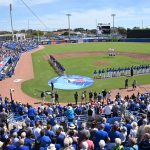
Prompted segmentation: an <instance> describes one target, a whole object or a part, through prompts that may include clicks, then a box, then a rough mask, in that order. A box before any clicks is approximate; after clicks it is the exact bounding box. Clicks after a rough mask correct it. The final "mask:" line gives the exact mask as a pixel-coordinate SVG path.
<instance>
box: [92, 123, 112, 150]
mask: <svg viewBox="0 0 150 150" xmlns="http://www.w3.org/2000/svg"><path fill="white" fill-rule="evenodd" d="M104 128H105V125H104V124H100V127H99V130H98V131H96V133H95V137H94V139H95V140H94V146H95V149H100V146H99V141H100V140H104V141H105V142H106V141H108V140H109V137H108V133H107V132H106V131H104Z"/></svg>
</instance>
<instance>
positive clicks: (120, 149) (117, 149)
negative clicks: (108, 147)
mask: <svg viewBox="0 0 150 150" xmlns="http://www.w3.org/2000/svg"><path fill="white" fill-rule="evenodd" d="M115 143H116V146H115V148H114V149H113V150H123V146H122V145H121V139H120V138H115Z"/></svg>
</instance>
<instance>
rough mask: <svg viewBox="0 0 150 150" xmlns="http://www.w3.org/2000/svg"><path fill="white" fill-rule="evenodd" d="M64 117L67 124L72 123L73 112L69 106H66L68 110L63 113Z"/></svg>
mask: <svg viewBox="0 0 150 150" xmlns="http://www.w3.org/2000/svg"><path fill="white" fill-rule="evenodd" d="M65 115H66V117H67V119H68V122H73V119H74V117H75V116H74V110H73V108H72V107H71V106H68V109H67V110H66V111H65Z"/></svg>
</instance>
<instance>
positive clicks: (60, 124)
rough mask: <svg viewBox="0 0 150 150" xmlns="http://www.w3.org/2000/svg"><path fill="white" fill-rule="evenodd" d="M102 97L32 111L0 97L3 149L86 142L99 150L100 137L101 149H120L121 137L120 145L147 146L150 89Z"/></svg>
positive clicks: (72, 147)
mask: <svg viewBox="0 0 150 150" xmlns="http://www.w3.org/2000/svg"><path fill="white" fill-rule="evenodd" d="M104 99H105V98H104V97H103V96H102V97H101V99H97V98H96V97H95V98H94V97H92V98H91V102H89V103H86V104H82V105H72V104H68V105H66V106H61V105H55V104H53V105H48V106H44V105H41V106H39V107H38V108H37V109H36V108H34V107H33V106H31V105H29V104H26V105H25V104H22V103H19V102H16V101H14V100H12V101H10V100H9V99H8V98H3V97H1V96H0V127H1V132H0V143H1V145H2V146H1V148H2V149H4V150H5V149H11V148H14V149H21V148H22V147H23V148H24V149H25V148H26V149H37V150H38V149H39V150H41V149H50V150H54V149H58V150H63V149H64V150H65V149H68V150H78V149H79V150H80V149H82V147H83V146H84V142H86V143H88V146H89V148H90V149H91V150H100V149H101V146H102V145H101V144H100V143H101V142H100V141H103V142H104V143H105V149H106V150H112V149H116V148H117V147H118V143H117V142H116V140H117V138H119V139H120V140H121V141H122V143H120V145H119V146H121V147H124V149H129V148H132V147H138V149H141V150H145V149H146V150H148V149H149V148H150V144H149V140H150V139H149V135H150V133H149V131H150V130H149V129H150V125H149V112H150V111H149V108H150V104H149V100H150V93H145V94H144V93H143V94H138V95H132V96H131V97H128V96H127V97H125V98H124V99H122V98H121V95H120V96H118V94H117V95H116V99H115V102H114V101H110V100H109V99H107V102H106V101H105V103H103V102H104ZM6 131H7V132H6ZM104 135H105V137H103V136H104ZM145 137H148V139H146V138H145ZM14 139H15V140H14ZM135 139H137V142H135V143H134V144H133V145H131V142H132V141H133V140H135ZM67 140H68V143H67V142H66V141H67ZM22 141H23V142H22ZM89 143H90V144H89ZM51 147H53V149H51Z"/></svg>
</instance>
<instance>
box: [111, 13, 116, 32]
mask: <svg viewBox="0 0 150 150" xmlns="http://www.w3.org/2000/svg"><path fill="white" fill-rule="evenodd" d="M115 16H116V14H111V17H112V18H113V34H114V31H115V29H114V28H115Z"/></svg>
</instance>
